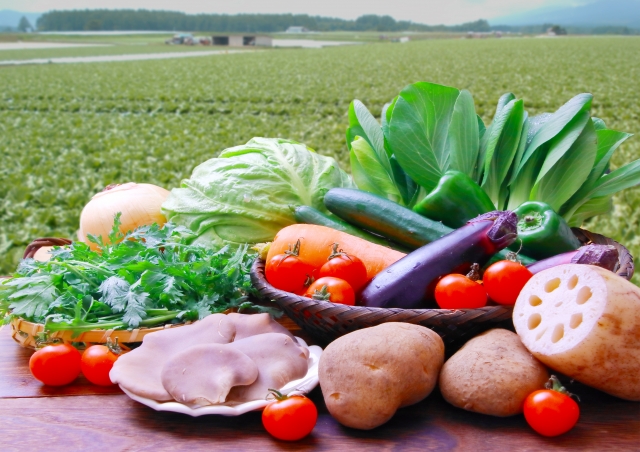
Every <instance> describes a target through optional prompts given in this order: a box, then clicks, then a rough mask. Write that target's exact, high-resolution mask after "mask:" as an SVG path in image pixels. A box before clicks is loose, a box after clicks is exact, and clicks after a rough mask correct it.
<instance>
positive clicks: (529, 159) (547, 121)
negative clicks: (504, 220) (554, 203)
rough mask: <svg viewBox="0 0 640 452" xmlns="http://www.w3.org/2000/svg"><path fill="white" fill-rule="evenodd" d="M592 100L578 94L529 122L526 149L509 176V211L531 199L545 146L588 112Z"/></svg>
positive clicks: (590, 96) (547, 147) (546, 149)
mask: <svg viewBox="0 0 640 452" xmlns="http://www.w3.org/2000/svg"><path fill="white" fill-rule="evenodd" d="M592 99H593V96H592V95H591V94H579V95H577V96H575V97H573V98H572V99H571V100H569V102H567V103H565V104H564V105H563V106H562V107H560V108H559V109H558V110H557V111H556V112H555V113H553V114H551V115H549V114H542V115H538V116H535V117H533V118H531V119H530V124H529V135H528V137H527V147H526V149H525V151H524V153H523V155H522V158H521V159H520V161H519V162H518V167H517V168H516V169H515V171H513V173H512V176H511V182H510V186H509V189H510V194H509V203H508V208H509V209H515V208H516V207H518V206H519V205H520V204H522V203H523V202H526V201H529V200H530V199H531V190H532V189H533V186H534V184H535V181H536V179H537V177H538V173H539V171H540V169H541V168H542V165H543V163H544V160H545V158H546V155H547V151H548V149H549V142H550V141H551V140H552V139H553V138H554V137H555V136H556V135H558V134H559V133H560V132H561V131H562V130H563V129H564V128H565V127H566V126H567V125H568V124H570V123H571V122H572V121H573V120H574V119H575V117H576V116H578V115H579V114H580V113H581V112H583V111H588V110H589V108H590V107H591V101H592Z"/></svg>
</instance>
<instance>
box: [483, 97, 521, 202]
mask: <svg viewBox="0 0 640 452" xmlns="http://www.w3.org/2000/svg"><path fill="white" fill-rule="evenodd" d="M523 119H524V102H523V100H522V99H520V100H511V101H510V102H509V103H508V104H506V105H505V106H504V107H503V108H501V109H500V110H499V113H498V116H497V117H496V118H495V119H494V121H493V123H492V124H491V127H490V129H489V132H488V133H487V134H486V135H485V137H486V139H484V140H483V146H484V147H485V150H484V151H483V154H484V155H485V161H484V176H483V180H482V185H481V186H482V188H483V189H484V191H485V192H486V193H487V194H488V195H489V198H491V201H493V203H494V205H496V206H498V205H500V199H499V198H500V188H501V187H502V185H503V182H504V181H505V179H506V178H507V175H508V173H509V168H510V167H511V163H512V162H513V158H514V156H515V155H516V151H517V150H518V143H519V142H520V137H521V135H522V126H523Z"/></svg>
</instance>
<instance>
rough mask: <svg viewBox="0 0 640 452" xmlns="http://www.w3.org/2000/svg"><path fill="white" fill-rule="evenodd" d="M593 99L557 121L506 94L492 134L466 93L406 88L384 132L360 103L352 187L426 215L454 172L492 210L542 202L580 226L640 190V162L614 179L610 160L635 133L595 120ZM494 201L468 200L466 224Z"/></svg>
mask: <svg viewBox="0 0 640 452" xmlns="http://www.w3.org/2000/svg"><path fill="white" fill-rule="evenodd" d="M592 99H593V96H592V95H591V94H579V95H577V96H575V97H574V98H572V99H571V100H569V101H568V102H567V103H566V104H564V105H563V106H562V107H560V108H559V109H558V110H557V111H556V112H554V113H543V114H541V115H538V116H534V117H529V115H528V113H527V112H526V110H525V108H524V101H523V100H522V99H516V97H515V96H514V95H513V94H512V93H506V94H504V95H503V96H502V97H500V99H499V101H498V104H497V106H496V112H495V115H494V118H493V122H492V123H491V124H490V125H489V126H485V125H484V123H483V122H482V121H481V120H480V118H479V116H477V114H476V112H475V107H474V102H473V98H472V96H471V94H470V93H469V92H468V91H466V90H458V89H456V88H452V87H448V86H442V85H436V84H433V83H426V82H418V83H414V84H412V85H409V86H407V87H405V88H404V89H403V90H402V91H401V92H400V93H399V94H398V96H396V97H395V98H394V99H393V100H392V101H391V102H390V103H389V104H387V105H386V106H385V108H384V109H383V112H382V118H381V120H382V124H381V125H380V124H378V122H377V121H376V120H375V118H374V117H373V116H372V115H371V113H369V111H368V110H367V109H366V107H365V106H364V105H363V104H362V103H361V102H360V101H358V100H354V101H353V102H352V103H351V106H350V108H349V127H348V129H347V134H346V137H347V145H348V148H349V152H350V158H351V167H352V172H353V178H354V180H355V181H356V184H357V185H358V187H359V188H360V189H362V190H366V191H369V192H372V193H375V194H378V195H380V196H382V197H385V198H388V199H390V200H392V201H395V202H398V203H400V204H402V205H405V206H408V207H414V206H416V208H417V209H418V210H419V211H420V210H422V211H424V210H425V209H424V207H421V204H420V202H421V200H422V199H423V198H424V196H425V194H429V193H430V192H432V191H433V190H434V189H436V188H437V187H438V184H439V183H441V178H442V177H443V176H444V175H446V174H447V172H448V171H450V170H454V171H456V172H460V173H463V174H464V175H466V176H468V179H469V182H473V183H476V184H477V185H479V186H480V187H481V188H482V189H483V191H484V192H485V193H486V195H487V197H488V200H489V201H490V202H491V203H492V204H493V206H494V208H497V209H499V210H502V209H511V210H513V209H515V208H517V207H518V206H520V205H521V204H522V203H524V202H526V201H530V200H532V201H542V202H545V203H547V204H548V205H550V206H551V207H552V208H553V209H554V210H555V211H556V212H558V213H560V214H561V215H562V216H563V217H564V219H565V220H566V221H567V223H568V224H569V225H570V226H579V225H580V224H582V222H583V221H585V220H586V219H588V218H591V217H593V216H595V215H599V214H603V213H607V212H609V210H610V209H611V198H612V196H613V194H614V193H616V192H618V191H620V190H623V189H625V188H629V187H632V186H634V185H636V184H638V183H639V182H640V160H636V161H633V162H631V163H628V164H627V165H624V166H622V167H620V168H618V169H616V170H615V171H611V172H609V161H610V159H611V156H612V155H613V153H614V151H615V150H616V149H617V148H618V146H620V144H622V143H623V142H624V141H625V140H626V139H628V138H629V137H630V136H631V134H628V133H625V132H618V131H616V130H611V129H607V127H606V125H605V124H604V122H603V121H602V120H600V119H598V118H595V117H591V116H590V113H589V111H590V108H591V102H592ZM567 174H570V177H567ZM457 186H458V187H460V185H457ZM457 190H467V191H468V192H469V193H471V192H473V189H472V188H465V186H462V187H460V188H458V189H457ZM476 192H477V190H476ZM429 196H432V195H431V194H430V195H429ZM487 197H484V196H482V195H478V194H477V193H476V194H475V195H473V196H471V197H467V200H466V202H465V203H464V204H469V203H473V204H475V206H473V208H472V207H469V206H468V205H465V206H463V209H464V210H466V211H469V212H471V213H469V215H470V216H468V217H467V218H466V220H468V219H470V218H472V217H473V216H475V215H476V214H477V213H478V212H477V211H476V212H475V213H474V212H473V210H474V208H475V209H480V210H484V211H485V212H486V211H487V210H486V209H488V205H487ZM489 210H493V209H489ZM449 216H451V213H450V212H449ZM457 226H460V224H458V225H457Z"/></svg>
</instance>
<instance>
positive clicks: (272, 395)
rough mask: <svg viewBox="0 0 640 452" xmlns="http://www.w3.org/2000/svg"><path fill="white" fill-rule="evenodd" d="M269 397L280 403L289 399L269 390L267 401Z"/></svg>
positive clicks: (275, 390) (273, 390) (278, 392)
mask: <svg viewBox="0 0 640 452" xmlns="http://www.w3.org/2000/svg"><path fill="white" fill-rule="evenodd" d="M270 396H271V397H273V398H275V399H276V400H277V401H278V402H282V401H283V400H287V399H288V398H289V396H288V395H286V394H283V393H281V392H280V391H278V390H277V389H271V388H269V394H267V400H269V397H270Z"/></svg>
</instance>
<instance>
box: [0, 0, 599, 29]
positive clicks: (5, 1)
mask: <svg viewBox="0 0 640 452" xmlns="http://www.w3.org/2000/svg"><path fill="white" fill-rule="evenodd" d="M593 1H594V0H391V1H390V0H224V1H220V0H93V1H86V0H85V1H81V0H55V1H51V0H0V10H2V9H12V10H15V11H21V12H37V13H41V12H46V11H50V10H52V9H58V10H63V9H98V8H108V9H163V10H170V11H182V12H185V13H188V14H197V13H217V14H239V13H271V14H282V13H292V14H309V15H312V16H325V17H339V18H342V19H355V18H357V17H359V16H362V15H364V14H377V15H389V16H391V17H393V18H394V19H396V20H410V21H412V22H417V23H424V24H429V25H436V24H447V25H452V24H460V23H463V22H471V21H475V20H478V19H488V20H490V19H493V18H496V17H502V16H506V15H510V14H516V13H522V12H525V11H529V10H533V9H537V8H541V7H564V6H577V5H582V4H586V3H593Z"/></svg>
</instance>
